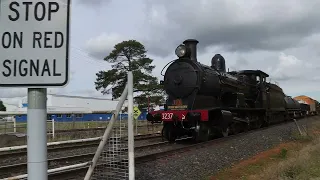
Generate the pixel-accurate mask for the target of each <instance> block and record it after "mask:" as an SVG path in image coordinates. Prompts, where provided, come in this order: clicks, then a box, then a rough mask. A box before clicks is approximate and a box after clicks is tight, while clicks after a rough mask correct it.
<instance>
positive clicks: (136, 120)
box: [135, 117, 138, 135]
mask: <svg viewBox="0 0 320 180" xmlns="http://www.w3.org/2000/svg"><path fill="white" fill-rule="evenodd" d="M135 123H136V135H138V117H137V119H135Z"/></svg>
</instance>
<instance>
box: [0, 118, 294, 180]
mask: <svg viewBox="0 0 320 180" xmlns="http://www.w3.org/2000/svg"><path fill="white" fill-rule="evenodd" d="M291 122H292V121H289V122H283V123H279V124H275V125H270V126H269V127H264V128H260V129H255V130H251V131H248V132H243V133H239V134H236V135H230V136H228V137H224V138H218V139H214V140H211V141H207V142H201V143H196V144H191V145H190V144H180V143H176V144H171V143H168V142H162V143H159V144H157V143H155V144H152V145H146V146H144V147H135V163H136V164H140V163H144V162H149V161H154V160H156V159H164V158H166V157H170V156H174V155H176V154H181V153H184V152H187V151H193V150H196V149H199V148H206V147H208V146H212V145H216V144H219V143H223V142H226V141H228V140H230V139H233V138H236V137H242V136H245V135H247V134H251V133H254V132H257V131H262V130H265V129H268V128H272V127H276V126H280V125H283V124H287V123H291ZM162 145H166V146H167V147H170V148H167V149H166V150H163V149H162V150H159V151H158V152H152V153H145V154H139V151H140V150H143V149H144V150H148V152H151V151H150V149H151V148H152V147H157V146H162ZM148 148H149V149H148ZM161 148H163V146H162V147H161ZM155 149H156V148H155ZM93 156H94V153H92V154H90V155H89V154H84V155H83V156H82V157H81V156H79V157H70V158H69V159H68V157H63V158H59V160H57V159H52V160H50V161H49V163H51V162H57V161H60V159H61V161H62V163H63V162H64V161H71V160H70V159H72V158H73V159H75V160H77V158H80V159H81V161H80V160H79V161H78V160H77V163H81V162H85V161H86V160H87V161H91V159H92V157H93ZM87 157H90V158H88V159H85V158H87ZM84 159H85V160H84ZM126 160H127V159H122V160H119V161H118V163H121V162H123V161H126ZM73 162H75V161H73ZM62 163H61V164H62ZM61 164H60V165H61ZM73 164H74V163H73ZM89 165H90V164H89V163H87V164H86V165H84V166H82V167H77V168H74V169H71V170H62V171H59V172H54V173H49V179H62V178H73V179H83V177H84V175H85V173H86V170H87V168H88V166H89ZM103 165H104V164H101V163H99V164H98V166H103ZM11 168H13V167H12V166H11ZM25 168H26V165H25ZM0 174H2V170H1V168H0ZM20 174H21V171H20ZM75 176H77V177H75Z"/></svg>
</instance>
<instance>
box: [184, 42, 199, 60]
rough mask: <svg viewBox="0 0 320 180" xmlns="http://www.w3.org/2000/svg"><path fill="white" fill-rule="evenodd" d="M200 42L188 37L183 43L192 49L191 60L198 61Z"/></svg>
mask: <svg viewBox="0 0 320 180" xmlns="http://www.w3.org/2000/svg"><path fill="white" fill-rule="evenodd" d="M198 43H199V41H197V40H195V39H187V40H185V41H183V44H185V45H186V47H188V48H189V49H190V51H191V54H190V59H191V61H197V44H198Z"/></svg>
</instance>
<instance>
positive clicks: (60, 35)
mask: <svg viewBox="0 0 320 180" xmlns="http://www.w3.org/2000/svg"><path fill="white" fill-rule="evenodd" d="M70 1H71V0H50V1H47V0H16V1H11V0H0V87H21V88H22V87H27V88H28V112H27V134H28V142H27V145H28V179H32V180H40V179H41V180H47V179H48V174H47V169H48V162H47V88H48V87H63V86H65V85H67V83H68V80H69V16H70Z"/></svg>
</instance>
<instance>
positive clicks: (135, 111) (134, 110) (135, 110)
mask: <svg viewBox="0 0 320 180" xmlns="http://www.w3.org/2000/svg"><path fill="white" fill-rule="evenodd" d="M140 114H141V111H140V109H139V108H138V107H137V106H135V107H134V108H133V118H134V120H135V122H136V134H138V117H139V116H140Z"/></svg>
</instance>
